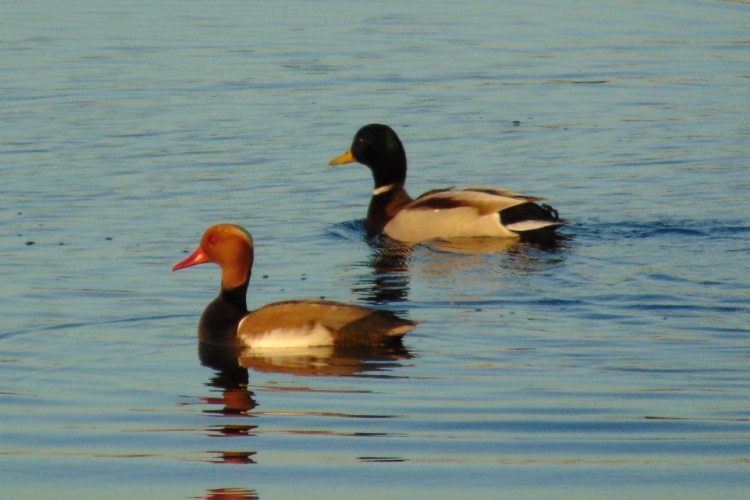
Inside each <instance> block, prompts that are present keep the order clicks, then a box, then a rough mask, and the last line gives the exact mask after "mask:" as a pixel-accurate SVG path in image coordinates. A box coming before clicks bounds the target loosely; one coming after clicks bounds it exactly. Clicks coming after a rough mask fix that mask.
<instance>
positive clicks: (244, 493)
mask: <svg viewBox="0 0 750 500" xmlns="http://www.w3.org/2000/svg"><path fill="white" fill-rule="evenodd" d="M196 498H203V499H204V500H259V498H260V497H259V496H258V493H256V491H255V490H248V489H245V488H213V489H210V490H208V491H207V492H206V494H205V495H204V496H202V497H196Z"/></svg>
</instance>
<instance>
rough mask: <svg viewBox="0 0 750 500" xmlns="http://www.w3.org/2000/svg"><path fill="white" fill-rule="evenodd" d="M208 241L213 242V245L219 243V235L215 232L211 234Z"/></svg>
mask: <svg viewBox="0 0 750 500" xmlns="http://www.w3.org/2000/svg"><path fill="white" fill-rule="evenodd" d="M208 242H209V243H210V244H212V245H215V244H217V243H218V242H219V237H218V236H217V235H215V234H212V235H211V236H210V237H209V238H208Z"/></svg>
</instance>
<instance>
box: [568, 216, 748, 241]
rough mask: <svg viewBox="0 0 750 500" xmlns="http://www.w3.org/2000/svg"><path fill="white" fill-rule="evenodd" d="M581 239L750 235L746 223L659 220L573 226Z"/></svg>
mask: <svg viewBox="0 0 750 500" xmlns="http://www.w3.org/2000/svg"><path fill="white" fill-rule="evenodd" d="M570 229H572V230H573V232H574V234H575V235H577V236H582V237H585V236H590V237H603V236H606V237H612V238H655V237H656V238H658V237H662V236H685V237H707V238H735V237H737V236H741V235H745V234H747V233H750V225H748V224H747V222H746V221H731V220H697V219H681V220H679V219H656V220H651V221H638V220H636V221H622V222H598V221H593V222H591V223H577V224H575V225H572V226H570Z"/></svg>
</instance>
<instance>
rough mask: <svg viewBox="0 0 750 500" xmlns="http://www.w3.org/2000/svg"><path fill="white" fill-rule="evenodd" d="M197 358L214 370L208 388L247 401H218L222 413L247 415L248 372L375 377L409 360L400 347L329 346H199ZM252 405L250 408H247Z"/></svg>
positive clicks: (250, 401) (250, 400)
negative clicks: (238, 391) (229, 393)
mask: <svg viewBox="0 0 750 500" xmlns="http://www.w3.org/2000/svg"><path fill="white" fill-rule="evenodd" d="M198 355H199V358H200V360H201V363H202V364H203V365H204V366H207V367H210V368H213V369H215V370H217V373H216V375H215V376H214V377H213V378H212V379H211V382H210V384H209V385H212V386H214V387H222V388H223V390H224V394H225V395H226V393H227V391H237V390H242V391H244V393H245V394H246V395H247V398H240V397H238V396H236V395H234V396H233V397H231V398H227V397H226V396H225V397H224V398H223V399H222V400H221V401H222V403H223V404H224V405H225V406H224V408H223V409H222V412H223V413H227V407H228V406H229V405H230V404H231V410H232V411H234V410H235V409H237V408H241V409H242V410H241V411H242V412H245V413H246V412H247V411H249V410H251V409H252V408H254V407H255V400H254V399H253V396H254V395H253V393H252V392H251V391H248V390H247V384H248V380H249V375H248V369H252V370H254V371H256V372H261V373H286V374H290V375H298V376H313V377H326V376H336V377H351V376H356V375H363V374H369V375H377V374H380V373H381V372H385V371H388V370H392V369H394V368H397V367H399V366H401V362H402V361H403V360H406V359H410V358H411V357H412V356H411V354H410V353H409V351H408V350H407V349H406V348H405V347H404V346H403V344H401V343H400V342H399V343H396V344H388V345H382V346H380V345H333V346H319V347H306V348H299V349H293V348H289V349H266V350H263V349H250V348H241V347H226V346H213V345H209V344H204V343H201V344H199V347H198ZM251 405H252V406H251Z"/></svg>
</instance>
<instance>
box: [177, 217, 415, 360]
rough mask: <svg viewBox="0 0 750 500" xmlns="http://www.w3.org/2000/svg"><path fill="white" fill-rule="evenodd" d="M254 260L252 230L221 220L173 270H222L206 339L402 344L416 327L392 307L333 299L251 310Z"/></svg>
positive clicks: (203, 332)
mask: <svg viewBox="0 0 750 500" xmlns="http://www.w3.org/2000/svg"><path fill="white" fill-rule="evenodd" d="M252 260H253V247H252V238H251V237H250V235H249V234H248V233H247V231H245V230H244V229H242V228H241V227H239V226H234V225H231V224H218V225H216V226H212V227H211V228H209V229H208V230H207V231H206V233H205V234H204V235H203V238H202V239H201V244H200V246H199V247H198V249H197V250H196V251H195V252H193V254H191V255H190V256H189V257H188V258H187V259H185V260H183V261H182V262H180V263H178V264H176V265H175V266H174V267H173V268H172V269H173V270H175V271H176V270H179V269H183V268H186V267H191V266H194V265H198V264H203V263H208V262H214V263H217V264H219V266H220V267H221V269H222V284H221V290H220V292H219V296H218V297H216V299H214V300H213V301H212V302H211V303H210V304H209V305H208V306H207V307H206V309H205V310H204V311H203V314H202V315H201V319H200V322H199V324H198V338H199V340H200V341H201V342H203V343H206V344H210V345H218V346H233V347H249V348H251V349H258V350H264V349H284V348H287V349H289V348H304V347H316V346H329V345H338V346H356V345H390V344H393V345H398V343H399V342H400V341H401V338H402V337H403V336H404V335H405V334H406V333H408V332H409V331H411V330H412V329H413V328H414V327H415V326H416V325H417V323H416V322H413V321H409V320H406V319H402V318H399V317H398V316H396V315H395V314H393V313H392V312H390V311H382V310H377V309H371V308H368V307H362V306H357V305H354V304H347V303H342V302H334V301H329V300H314V299H302V300H289V301H284V302H276V303H273V304H268V305H266V306H263V307H260V308H259V309H256V310H254V311H248V309H247V303H246V294H247V288H248V284H249V281H250V272H251V268H252ZM242 276H244V278H243V277H242Z"/></svg>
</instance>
